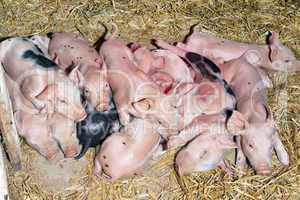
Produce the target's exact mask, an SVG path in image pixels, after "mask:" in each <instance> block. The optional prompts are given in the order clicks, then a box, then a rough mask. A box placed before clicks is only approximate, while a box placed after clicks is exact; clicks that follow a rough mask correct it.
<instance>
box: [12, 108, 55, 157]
mask: <svg viewBox="0 0 300 200" xmlns="http://www.w3.org/2000/svg"><path fill="white" fill-rule="evenodd" d="M14 116H15V122H16V125H17V129H18V133H19V134H20V135H21V136H22V137H24V138H25V139H26V142H27V143H28V144H29V145H30V146H31V147H33V148H34V149H36V150H37V151H38V152H39V153H40V154H41V155H43V156H44V157H46V158H47V159H49V160H52V159H54V158H55V157H56V155H57V154H58V153H59V151H60V149H59V147H58V145H57V143H56V141H55V140H54V138H53V137H52V132H51V129H50V128H49V126H48V125H47V123H48V122H47V115H46V114H28V113H26V112H23V111H21V110H20V111H16V112H15V114H14Z"/></svg>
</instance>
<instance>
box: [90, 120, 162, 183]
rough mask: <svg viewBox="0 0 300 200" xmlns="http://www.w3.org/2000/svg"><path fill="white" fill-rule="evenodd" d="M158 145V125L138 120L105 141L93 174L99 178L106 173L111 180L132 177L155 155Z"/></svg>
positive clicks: (97, 157)
mask: <svg viewBox="0 0 300 200" xmlns="http://www.w3.org/2000/svg"><path fill="white" fill-rule="evenodd" d="M159 143H160V136H159V134H158V133H157V132H156V127H155V123H153V122H151V121H149V120H143V119H135V120H133V121H132V122H130V124H128V126H127V127H125V129H124V130H122V131H121V132H120V133H115V134H113V135H111V136H110V137H108V138H107V139H106V140H105V141H104V143H103V144H102V146H101V149H100V151H99V153H98V154H97V156H96V158H95V169H94V174H95V175H97V176H99V175H100V174H101V171H102V170H103V172H104V173H105V177H106V178H107V179H108V180H109V181H115V180H117V179H120V178H123V177H128V176H130V175H133V174H134V173H137V172H138V171H140V169H141V168H142V167H143V166H144V164H145V163H146V162H147V161H148V160H149V159H150V158H151V157H152V156H153V154H154V152H155V151H156V150H157V149H158V147H159Z"/></svg>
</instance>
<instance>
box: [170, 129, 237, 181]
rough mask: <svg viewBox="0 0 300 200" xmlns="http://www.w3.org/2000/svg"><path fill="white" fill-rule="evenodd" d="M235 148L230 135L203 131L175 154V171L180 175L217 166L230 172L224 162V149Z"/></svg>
mask: <svg viewBox="0 0 300 200" xmlns="http://www.w3.org/2000/svg"><path fill="white" fill-rule="evenodd" d="M232 148H237V146H236V144H235V143H234V142H233V140H232V137H230V136H226V135H220V134H212V133H209V132H208V133H205V134H201V135H199V136H197V137H196V138H195V139H194V140H192V141H191V142H190V143H188V145H187V146H185V147H184V148H183V149H182V150H180V151H179V153H178V154H177V156H176V161H175V162H176V163H175V165H176V171H177V173H178V174H179V175H180V176H183V175H187V174H189V173H191V172H196V171H207V170H210V169H214V168H216V167H217V166H220V167H222V168H224V169H225V170H226V171H228V173H231V170H230V168H228V167H227V166H226V165H225V163H224V152H225V150H226V149H232Z"/></svg>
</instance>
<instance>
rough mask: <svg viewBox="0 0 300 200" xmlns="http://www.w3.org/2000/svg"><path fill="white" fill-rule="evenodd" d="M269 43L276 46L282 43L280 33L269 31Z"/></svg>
mask: <svg viewBox="0 0 300 200" xmlns="http://www.w3.org/2000/svg"><path fill="white" fill-rule="evenodd" d="M267 44H268V45H275V46H279V45H281V42H280V40H279V37H278V34H277V33H275V32H271V31H269V32H268V35H267Z"/></svg>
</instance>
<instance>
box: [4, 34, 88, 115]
mask: <svg viewBox="0 0 300 200" xmlns="http://www.w3.org/2000/svg"><path fill="white" fill-rule="evenodd" d="M28 50H32V51H33V52H35V53H36V54H39V52H38V51H36V48H35V47H34V45H33V43H31V42H26V41H24V40H23V39H22V38H11V39H8V40H6V41H4V42H2V43H1V52H0V60H1V63H2V65H3V67H4V69H5V71H6V73H7V75H8V76H9V77H10V78H11V79H12V80H13V81H14V82H16V83H17V84H18V85H19V87H20V89H21V92H22V94H23V95H24V97H25V98H26V99H27V100H29V102H31V103H32V104H33V105H34V106H35V107H36V108H37V109H39V110H40V111H42V112H44V111H45V110H48V111H50V110H51V109H50V108H51V107H52V108H53V109H54V110H56V111H58V112H60V113H61V114H64V115H65V116H67V117H69V118H70V119H74V120H76V121H80V120H81V119H84V118H85V116H86V113H85V110H84V108H83V106H82V105H81V101H80V91H79V89H78V87H77V86H76V84H78V82H76V77H78V76H79V75H80V72H79V71H78V70H77V69H74V70H72V72H71V73H70V75H69V77H67V76H65V75H64V73H63V72H60V71H59V70H56V69H50V70H45V69H41V67H40V66H36V65H37V64H36V63H35V62H34V61H32V60H31V59H24V58H23V57H22V56H23V53H24V52H25V51H28ZM20 66H22V67H20ZM74 83H75V84H74ZM65 91H67V92H68V94H66V93H65ZM47 97H51V98H47ZM54 102H57V103H54ZM53 109H52V111H53Z"/></svg>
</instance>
